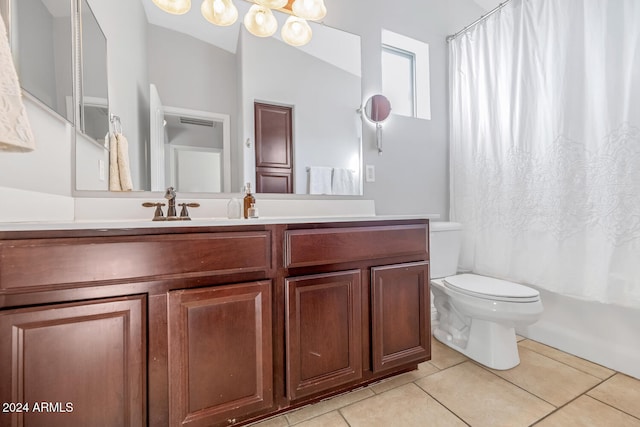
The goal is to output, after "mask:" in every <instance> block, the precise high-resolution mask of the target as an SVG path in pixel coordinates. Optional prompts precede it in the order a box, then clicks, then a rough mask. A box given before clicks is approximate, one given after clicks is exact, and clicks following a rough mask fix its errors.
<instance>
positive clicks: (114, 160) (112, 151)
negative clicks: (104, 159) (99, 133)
mask: <svg viewBox="0 0 640 427" xmlns="http://www.w3.org/2000/svg"><path fill="white" fill-rule="evenodd" d="M107 138H109V191H122V187H121V186H120V169H119V168H118V139H117V138H116V135H115V134H109V136H107Z"/></svg>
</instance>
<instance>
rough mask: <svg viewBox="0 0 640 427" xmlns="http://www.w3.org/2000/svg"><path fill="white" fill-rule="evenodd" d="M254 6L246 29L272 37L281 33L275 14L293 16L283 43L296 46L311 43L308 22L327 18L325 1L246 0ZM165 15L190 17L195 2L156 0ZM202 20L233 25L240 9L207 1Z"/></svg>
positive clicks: (223, 0)
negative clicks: (190, 10) (186, 15)
mask: <svg viewBox="0 0 640 427" xmlns="http://www.w3.org/2000/svg"><path fill="white" fill-rule="evenodd" d="M246 1H249V2H251V3H254V4H253V5H252V6H251V8H250V9H249V12H247V14H246V15H245V17H244V20H243V22H244V26H245V27H246V28H247V30H248V31H249V32H250V33H251V34H253V35H255V36H258V37H269V36H271V35H273V34H275V32H276V31H277V30H278V21H277V20H276V18H275V16H274V15H273V10H280V11H281V12H285V13H288V14H290V15H291V16H290V17H289V18H288V19H287V22H286V23H285V24H284V25H283V26H282V30H281V32H280V35H281V36H282V39H283V40H284V41H285V42H287V43H288V44H290V45H292V46H303V45H305V44H307V43H309V41H311V37H312V31H311V27H310V26H309V23H308V22H307V21H320V20H321V19H323V18H324V17H325V16H326V14H327V8H326V6H325V5H324V0H294V1H293V2H292V1H291V0H246ZM153 3H154V4H155V5H156V6H158V7H159V8H160V9H162V10H164V11H165V12H168V13H172V14H174V15H182V14H184V13H187V12H188V11H189V9H190V8H191V0H153ZM200 11H201V12H202V16H204V18H205V19H206V20H207V21H209V22H211V23H212V24H215V25H219V26H223V27H224V26H229V25H233V24H234V23H235V22H236V21H237V20H238V9H237V8H236V6H235V5H234V4H233V0H203V2H202V6H201V7H200Z"/></svg>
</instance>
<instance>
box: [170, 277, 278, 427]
mask: <svg viewBox="0 0 640 427" xmlns="http://www.w3.org/2000/svg"><path fill="white" fill-rule="evenodd" d="M168 304H169V317H168V319H169V326H168V328H169V418H170V425H171V426H180V425H188V426H213V425H229V424H233V423H235V422H239V421H240V420H241V419H244V418H247V417H248V416H250V415H252V414H258V413H260V412H261V411H263V410H268V409H269V408H271V407H272V406H273V375H272V370H273V367H272V360H273V356H272V337H271V282H270V281H260V282H251V283H243V284H235V285H226V286H218V287H209V288H202V289H191V290H181V291H173V292H169V302H168Z"/></svg>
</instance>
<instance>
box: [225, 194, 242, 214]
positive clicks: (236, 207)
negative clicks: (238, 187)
mask: <svg viewBox="0 0 640 427" xmlns="http://www.w3.org/2000/svg"><path fill="white" fill-rule="evenodd" d="M227 218H229V219H240V218H242V205H241V203H240V200H238V199H236V198H235V197H232V198H231V200H229V203H227Z"/></svg>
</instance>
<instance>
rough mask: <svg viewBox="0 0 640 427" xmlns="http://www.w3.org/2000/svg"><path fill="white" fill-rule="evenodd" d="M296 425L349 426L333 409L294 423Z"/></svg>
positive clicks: (305, 426)
mask: <svg viewBox="0 0 640 427" xmlns="http://www.w3.org/2000/svg"><path fill="white" fill-rule="evenodd" d="M296 427H349V424H347V422H346V421H345V420H344V418H342V415H340V413H339V412H338V411H333V412H329V413H328V414H324V415H320V416H319V417H316V418H312V419H310V420H307V421H303V422H301V423H300V424H296Z"/></svg>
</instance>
